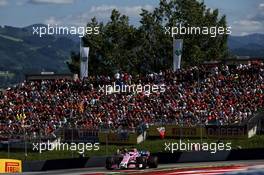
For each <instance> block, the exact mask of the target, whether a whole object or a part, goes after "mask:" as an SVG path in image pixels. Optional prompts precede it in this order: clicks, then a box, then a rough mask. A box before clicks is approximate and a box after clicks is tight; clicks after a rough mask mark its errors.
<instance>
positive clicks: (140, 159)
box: [106, 149, 158, 170]
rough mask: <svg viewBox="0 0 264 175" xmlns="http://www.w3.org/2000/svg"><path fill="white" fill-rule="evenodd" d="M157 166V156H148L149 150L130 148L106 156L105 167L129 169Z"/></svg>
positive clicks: (109, 168)
mask: <svg viewBox="0 0 264 175" xmlns="http://www.w3.org/2000/svg"><path fill="white" fill-rule="evenodd" d="M147 167H149V168H157V167H158V157H156V156H150V152H149V151H138V150H137V149H132V150H129V151H126V150H123V151H121V152H118V153H117V154H116V155H114V156H111V157H107V158H106V169H108V170H113V169H130V168H138V169H145V168H147Z"/></svg>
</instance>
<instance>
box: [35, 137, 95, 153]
mask: <svg viewBox="0 0 264 175" xmlns="http://www.w3.org/2000/svg"><path fill="white" fill-rule="evenodd" d="M32 146H33V151H38V152H39V153H42V152H43V151H77V152H78V153H79V154H83V153H84V152H85V151H98V150H99V149H100V143H61V142H60V141H58V142H50V141H49V140H48V141H47V142H40V143H32Z"/></svg>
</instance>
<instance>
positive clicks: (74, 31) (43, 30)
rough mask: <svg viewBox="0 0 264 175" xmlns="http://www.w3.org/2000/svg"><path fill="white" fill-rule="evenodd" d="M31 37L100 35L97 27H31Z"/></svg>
mask: <svg viewBox="0 0 264 175" xmlns="http://www.w3.org/2000/svg"><path fill="white" fill-rule="evenodd" d="M32 31H33V35H37V36H39V37H42V36H43V35H78V36H79V37H84V36H85V35H92V34H93V35H98V34H99V33H100V31H99V27H98V26H97V27H76V26H70V27H69V26H58V25H50V24H48V25H47V26H33V27H32Z"/></svg>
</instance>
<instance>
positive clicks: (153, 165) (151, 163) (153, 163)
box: [148, 156, 158, 168]
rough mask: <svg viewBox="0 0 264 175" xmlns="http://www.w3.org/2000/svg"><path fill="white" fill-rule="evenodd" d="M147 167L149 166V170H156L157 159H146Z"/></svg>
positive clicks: (153, 157) (152, 157) (154, 157)
mask: <svg viewBox="0 0 264 175" xmlns="http://www.w3.org/2000/svg"><path fill="white" fill-rule="evenodd" d="M148 166H149V168H157V167H158V157H157V156H150V157H149V158H148Z"/></svg>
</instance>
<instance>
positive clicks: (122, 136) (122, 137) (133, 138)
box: [98, 132, 137, 144]
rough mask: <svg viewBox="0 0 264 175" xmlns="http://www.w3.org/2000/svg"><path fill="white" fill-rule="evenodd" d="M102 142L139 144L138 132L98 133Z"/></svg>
mask: <svg viewBox="0 0 264 175" xmlns="http://www.w3.org/2000/svg"><path fill="white" fill-rule="evenodd" d="M98 137H99V142H100V143H110V144H137V134H134V133H104V132H99V134H98Z"/></svg>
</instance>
